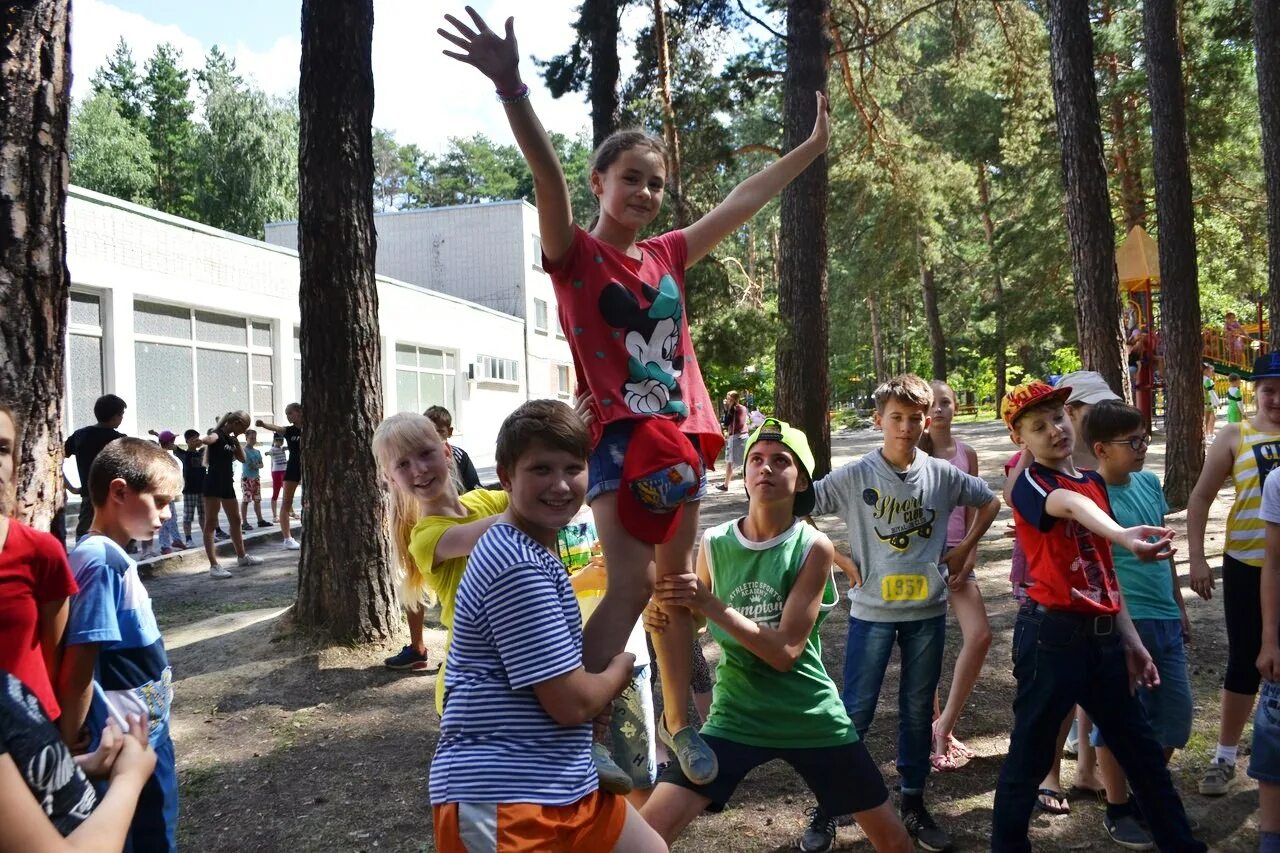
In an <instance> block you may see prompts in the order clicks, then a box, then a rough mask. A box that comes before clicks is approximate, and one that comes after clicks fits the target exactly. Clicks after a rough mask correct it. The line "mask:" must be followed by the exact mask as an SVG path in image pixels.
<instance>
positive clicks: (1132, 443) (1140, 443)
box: [1102, 435, 1151, 453]
mask: <svg viewBox="0 0 1280 853" xmlns="http://www.w3.org/2000/svg"><path fill="white" fill-rule="evenodd" d="M1102 443H1103V444H1127V445H1129V448H1130V449H1131V450H1133V451H1134V452H1135V453H1136V452H1138V451H1141V450H1146V449H1147V448H1148V447H1150V446H1151V436H1149V435H1139V436H1135V437H1133V438H1115V439H1112V440H1110V441H1104V442H1102Z"/></svg>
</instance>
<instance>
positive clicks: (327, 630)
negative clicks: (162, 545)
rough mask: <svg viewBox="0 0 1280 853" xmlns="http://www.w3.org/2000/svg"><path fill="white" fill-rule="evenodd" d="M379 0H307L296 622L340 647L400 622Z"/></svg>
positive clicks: (301, 90)
mask: <svg viewBox="0 0 1280 853" xmlns="http://www.w3.org/2000/svg"><path fill="white" fill-rule="evenodd" d="M372 45H373V0H304V2H303V4H302V78H301V82H300V86H299V90H298V105H299V112H300V116H301V133H300V142H299V175H298V178H299V180H298V213H299V218H298V250H299V255H300V262H301V273H302V282H301V289H300V292H299V300H298V301H299V303H300V307H301V313H302V341H301V346H302V405H303V410H304V411H305V412H306V413H307V421H306V425H305V427H304V429H305V439H306V452H305V453H304V454H303V478H304V480H305V481H306V511H305V516H306V519H307V525H306V538H305V540H304V542H303V547H302V555H301V556H302V560H301V563H300V564H299V567H298V603H297V606H296V608H295V612H296V617H297V620H298V623H299V625H300V626H302V627H304V628H310V629H313V630H317V631H320V632H322V633H324V634H325V635H327V636H328V637H329V638H330V639H332V640H334V641H336V642H351V641H356V642H359V641H368V640H375V639H382V638H385V637H387V636H389V635H390V634H391V633H392V632H393V630H394V628H395V626H396V625H397V624H398V623H399V621H400V612H399V607H398V606H397V604H396V595H395V589H394V585H393V583H392V578H391V569H390V561H389V559H388V554H389V549H388V542H387V536H386V532H385V530H384V527H383V494H382V489H381V487H380V484H379V476H378V471H377V466H376V464H375V462H374V459H373V453H372V452H371V450H370V441H371V439H372V437H373V431H374V428H375V427H376V426H377V425H378V422H379V420H381V417H382V379H381V375H382V374H381V353H380V346H379V336H378V290H377V286H376V282H375V279H374V246H375V242H376V236H375V233H374V227H373V125H372V122H373V66H372V57H371V54H372Z"/></svg>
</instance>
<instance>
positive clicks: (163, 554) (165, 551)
mask: <svg viewBox="0 0 1280 853" xmlns="http://www.w3.org/2000/svg"><path fill="white" fill-rule="evenodd" d="M172 553H173V549H172V548H161V549H160V556H161V557H167V556H169V555H170V554H172Z"/></svg>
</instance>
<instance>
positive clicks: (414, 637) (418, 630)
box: [404, 604, 427, 655]
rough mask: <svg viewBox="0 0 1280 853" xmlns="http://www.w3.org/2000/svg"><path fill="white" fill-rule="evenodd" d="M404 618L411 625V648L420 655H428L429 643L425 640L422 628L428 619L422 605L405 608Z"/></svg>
mask: <svg viewBox="0 0 1280 853" xmlns="http://www.w3.org/2000/svg"><path fill="white" fill-rule="evenodd" d="M404 618H405V621H406V622H408V623H409V646H410V647H411V648H412V649H413V650H414V651H415V652H417V653H418V654H420V655H425V654H426V653H427V643H426V640H424V639H423V633H422V626H423V624H424V623H425V622H426V618H427V617H426V614H425V613H424V612H423V611H422V605H421V604H419V605H417V606H416V607H407V608H405V611H404Z"/></svg>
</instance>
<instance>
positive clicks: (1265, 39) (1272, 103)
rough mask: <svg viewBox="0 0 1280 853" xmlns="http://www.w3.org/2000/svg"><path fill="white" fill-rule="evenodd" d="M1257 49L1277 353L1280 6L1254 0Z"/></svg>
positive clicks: (1279, 341)
mask: <svg viewBox="0 0 1280 853" xmlns="http://www.w3.org/2000/svg"><path fill="white" fill-rule="evenodd" d="M1253 47H1254V53H1255V54H1256V55H1257V60H1258V61H1257V69H1258V107H1259V110H1260V112H1261V113H1262V164H1263V167H1264V169H1265V170H1266V176H1267V247H1268V249H1267V291H1268V293H1270V298H1269V300H1268V302H1269V303H1270V315H1271V349H1272V351H1273V352H1274V351H1280V2H1276V0H1254V2H1253Z"/></svg>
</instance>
